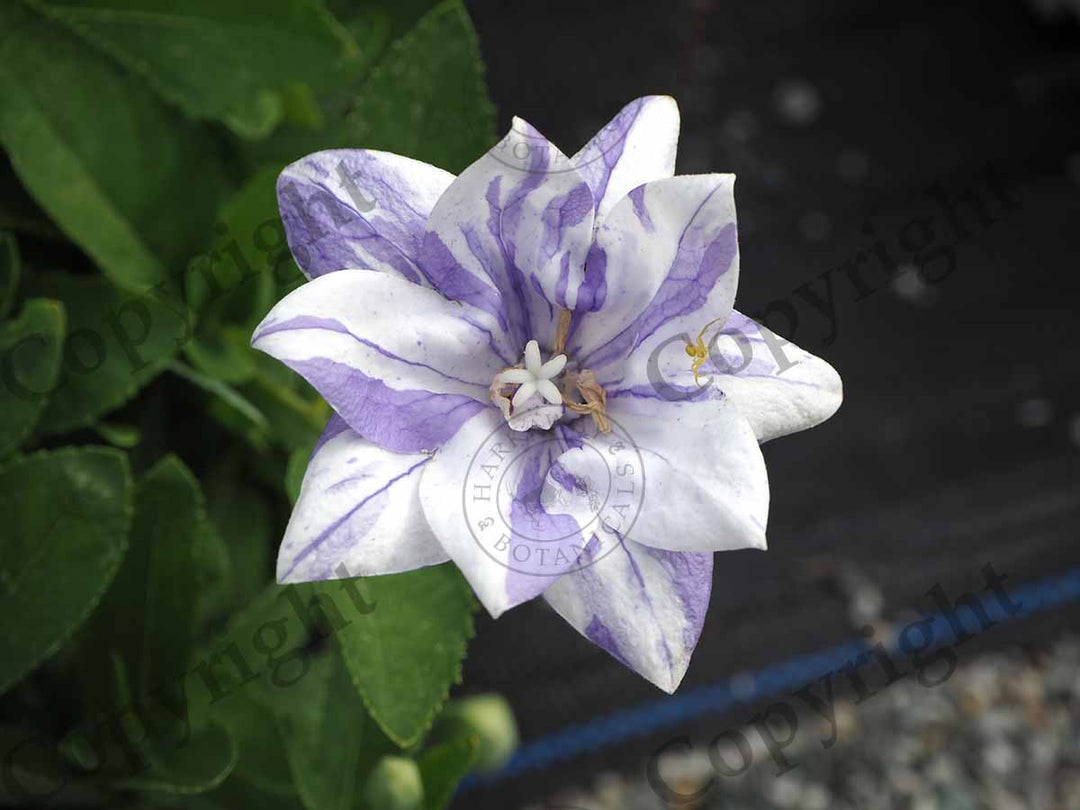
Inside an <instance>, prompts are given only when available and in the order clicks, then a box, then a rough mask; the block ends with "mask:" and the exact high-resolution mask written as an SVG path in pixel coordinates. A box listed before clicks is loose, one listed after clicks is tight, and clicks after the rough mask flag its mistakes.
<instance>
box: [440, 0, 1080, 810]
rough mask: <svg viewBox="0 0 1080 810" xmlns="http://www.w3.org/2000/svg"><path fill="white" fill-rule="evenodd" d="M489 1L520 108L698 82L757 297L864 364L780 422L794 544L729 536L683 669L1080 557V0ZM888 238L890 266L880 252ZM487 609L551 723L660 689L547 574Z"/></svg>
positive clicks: (550, 118) (540, 730) (654, 739)
mask: <svg viewBox="0 0 1080 810" xmlns="http://www.w3.org/2000/svg"><path fill="white" fill-rule="evenodd" d="M469 7H470V11H471V13H472V15H473V17H474V21H475V24H476V27H477V29H478V32H479V35H480V41H481V47H482V50H483V54H484V57H485V60H486V62H487V65H488V81H489V83H490V87H491V94H492V97H493V99H494V101H495V103H496V105H497V106H498V109H499V114H500V124H501V125H502V126H503V127H504V128H505V127H508V126H509V121H510V116H511V115H514V114H517V115H521V116H523V117H525V118H526V119H527V120H529V122H530V123H532V124H533V125H534V126H536V127H537V128H538V129H540V130H541V131H542V132H544V133H545V134H546V135H547V136H548V137H549V138H551V139H552V140H553V141H555V142H556V143H557V144H559V145H561V146H562V147H563V149H564V151H566V152H567V153H572V152H573V151H574V150H576V149H577V148H578V147H579V146H580V145H581V144H582V143H584V141H585V140H586V139H587V138H588V137H589V136H590V135H591V134H592V132H593V131H595V130H596V129H598V128H599V127H600V126H602V125H603V124H604V123H605V122H606V121H607V120H608V119H609V118H610V117H611V116H613V115H614V114H615V113H616V112H617V111H618V110H619V109H620V107H621V106H622V105H623V104H624V103H626V102H627V101H629V100H631V99H633V98H635V97H637V96H640V95H645V94H650V93H662V94H670V95H672V96H674V97H675V98H676V99H677V100H678V102H679V106H680V109H681V111H682V135H681V140H680V146H679V157H678V165H677V172H678V173H680V174H685V173H695V172H712V171H723V172H734V173H736V174H737V175H738V182H737V186H736V199H737V203H738V210H739V227H740V245H741V254H742V260H741V262H742V271H741V280H740V290H739V296H738V299H737V302H736V306H737V308H738V309H740V310H741V311H744V312H747V313H750V314H756V315H758V316H759V317H760V316H762V315H764V316H765V317H766V319H767V322H768V324H769V326H771V327H772V328H773V329H774V330H775V331H777V332H779V333H781V334H782V335H784V336H785V337H787V338H789V339H791V340H793V341H794V342H796V343H798V344H800V345H802V346H804V347H805V348H807V349H808V350H810V351H811V352H813V353H815V354H818V355H820V356H822V357H824V358H826V359H827V360H828V361H829V362H831V363H832V364H833V365H834V366H835V367H836V368H837V369H838V370H839V371H840V373H841V375H842V377H843V379H844V387H845V401H844V405H843V407H842V408H841V410H840V412H839V413H838V414H837V415H836V416H835V417H833V418H832V419H831V420H830V421H829V422H827V423H826V424H824V425H823V426H821V427H818V428H816V429H814V430H812V431H810V432H807V433H804V434H801V435H797V436H793V437H789V438H787V439H784V440H783V441H779V442H776V443H774V444H772V445H767V446H766V448H765V456H766V460H767V463H768V466H769V475H770V481H771V486H772V508H771V515H770V525H769V546H770V548H769V551H768V552H767V553H760V552H754V551H739V552H729V553H725V554H723V555H721V556H719V557H718V559H717V563H716V566H715V581H714V584H713V598H712V606H711V609H710V612H709V617H708V620H707V621H706V624H705V630H704V633H703V637H702V641H701V643H700V645H699V646H698V648H697V652H696V654H695V656H694V659H693V662H692V663H691V666H690V670H689V672H688V674H687V676H686V679H685V681H684V683H683V686H682V689H681V691H689V690H693V689H694V687H695V686H700V685H705V684H713V683H717V682H723V681H725V680H726V679H729V678H730V677H732V676H733V675H736V674H738V673H740V672H744V671H748V670H754V669H758V668H761V667H764V666H766V665H768V664H770V663H773V662H777V661H782V660H786V659H788V658H790V657H792V656H794V655H797V654H801V653H808V652H813V651H815V650H818V649H820V648H822V647H824V646H827V645H829V644H834V643H837V642H839V641H841V640H843V639H846V638H850V637H851V636H853V634H854V632H855V630H856V629H857V627H858V626H859V625H860V624H861V623H862V622H863V621H876V620H878V619H880V620H881V621H886V620H889V619H897V618H900V617H903V616H905V615H915V613H917V612H918V611H920V610H922V611H925V610H927V609H930V608H931V607H932V603H931V602H930V600H929V597H928V596H926V591H927V590H928V589H930V588H931V587H932V586H934V585H935V584H940V585H941V586H942V587H943V589H944V590H945V591H946V592H947V593H949V594H954V595H955V594H960V593H962V592H964V591H968V590H974V589H978V588H980V587H982V585H983V581H982V575H981V573H980V569H981V567H982V566H983V565H984V564H986V563H991V564H992V565H993V566H994V567H995V569H996V570H997V571H998V572H1000V573H1003V574H1005V575H1006V576H1007V577H1008V578H1009V583H1010V585H1021V584H1023V583H1027V582H1032V581H1035V580H1038V579H1040V578H1042V577H1045V576H1049V575H1052V574H1055V573H1060V572H1063V571H1066V570H1068V569H1070V568H1072V567H1074V566H1077V565H1080V543H1078V542H1077V530H1078V526H1080V523H1078V518H1080V487H1078V483H1080V478H1078V473H1080V340H1078V339H1077V337H1076V336H1075V327H1076V325H1077V317H1076V298H1075V292H1074V291H1075V290H1076V285H1075V284H1074V279H1073V277H1074V275H1075V274H1076V272H1077V268H1078V262H1077V249H1076V226H1077V224H1078V222H1080V138H1078V131H1080V128H1078V124H1080V115H1078V113H1080V4H1071V5H1070V4H1069V3H1064V2H1063V3H1060V4H1055V3H1053V2H1040V3H1036V2H1030V3H1026V2H1023V1H1022V0H1012V1H1011V2H1005V1H1004V0H999V2H994V3H987V2H984V1H980V0H964V1H962V2H946V3H942V2H929V1H924V2H919V0H913V2H905V3H866V2H860V1H859V0H833V1H832V2H824V1H821V2H780V1H779V0H761V1H759V2H753V3H734V2H728V3H724V2H717V1H716V0H668V2H663V3H656V2H634V3H615V2H596V3H583V2H573V3H567V2H549V3H546V4H543V5H542V6H538V5H536V4H527V3H515V2H503V1H501V0H474V2H471V3H469ZM988 167H990V169H989V171H990V172H993V173H996V175H990V176H997V177H998V178H999V180H1000V182H1001V183H1003V184H1004V185H1000V184H999V186H998V192H999V193H998V194H995V193H994V191H993V189H992V187H991V186H990V185H989V184H988V180H987V177H988V174H987V172H988ZM943 195H944V196H943ZM965 195H966V196H965ZM971 195H975V198H974V199H972V197H971ZM943 199H944V200H945V202H944V203H943V202H942V200H943ZM957 201H959V202H957ZM950 206H951V208H950ZM979 206H981V207H982V209H983V210H979V208H978V207H979ZM949 210H951V211H952V213H953V214H954V215H955V217H956V218H958V219H954V218H950V216H949V213H948V211H949ZM880 244H884V246H885V247H884V250H885V252H886V253H887V254H888V255H889V256H890V257H891V259H892V261H893V265H894V267H895V269H894V270H893V271H892V272H888V273H886V272H885V271H884V270H883V269H882V263H881V262H878V261H875V260H873V259H872V258H871V257H872V256H874V255H876V254H874V251H875V249H877V250H881V248H880V247H879V245H880ZM950 247H951V250H950ZM860 254H861V255H862V257H863V259H864V261H863V263H862V264H859V265H858V267H859V268H860V271H861V277H860V279H861V280H859V279H853V278H852V277H851V275H850V273H849V270H851V267H852V265H853V263H857V262H859V261H860V259H859V257H860ZM950 255H951V256H953V258H954V262H953V263H951V264H950V262H949V260H948V257H949V256H950ZM920 265H921V270H920ZM830 284H831V289H830V286H829V285H830ZM830 294H831V296H832V299H831V300H832V302H833V303H834V304H835V309H833V307H831V306H829V301H830V298H829V296H830ZM830 315H831V317H830ZM1078 619H1080V611H1078V610H1077V609H1076V608H1075V607H1074V608H1068V607H1067V608H1064V609H1059V610H1057V611H1053V612H1047V613H1040V614H1039V615H1038V616H1035V617H1032V618H1029V619H1026V620H1023V621H1020V622H1014V623H1011V624H1010V625H1009V626H1008V627H998V628H995V629H992V630H991V631H989V632H987V633H985V634H983V635H981V636H980V637H979V638H978V639H977V640H975V641H973V642H972V643H971V644H970V645H966V646H964V647H963V648H962V650H961V653H960V654H961V660H963V659H965V658H967V657H969V656H971V655H974V654H976V653H977V652H978V651H979V649H986V648H1006V647H1012V646H1015V645H1022V646H1023V647H1024V648H1025V649H1027V650H1029V651H1031V650H1037V649H1039V648H1040V647H1042V646H1044V645H1047V644H1049V643H1051V642H1052V641H1053V640H1055V639H1056V638H1058V637H1059V636H1061V634H1063V633H1064V632H1066V631H1067V630H1068V629H1070V628H1072V629H1075V628H1076V627H1077V626H1078ZM479 625H480V626H479V627H478V632H477V637H476V639H475V640H474V641H473V644H472V647H471V649H470V654H469V657H468V659H467V662H466V674H465V683H466V684H467V685H468V687H469V690H470V691H472V690H476V691H483V690H488V689H493V690H497V691H500V692H503V693H505V694H506V695H507V696H508V697H509V698H510V701H511V703H512V705H513V706H514V707H515V710H516V712H517V714H518V718H519V722H520V725H521V729H522V735H523V738H524V741H525V743H526V745H528V743H529V742H530V741H531V740H532V741H535V740H537V739H541V738H543V737H545V735H551V734H555V733H558V732H559V731H560V730H562V729H564V728H565V727H567V726H568V725H570V724H575V723H583V722H587V721H589V720H590V719H594V718H597V717H600V716H603V715H605V714H606V713H608V712H610V711H612V710H615V709H618V708H623V707H633V706H638V705H639V704H645V703H648V702H650V701H654V700H656V699H657V698H659V697H660V693H659V692H657V691H656V690H655V689H654V688H653V687H652V686H650V685H649V684H648V683H646V682H645V681H644V680H643V679H641V678H639V677H637V676H636V675H634V674H633V673H632V672H630V671H629V670H626V669H624V668H623V667H622V666H621V665H619V664H618V663H617V662H615V661H614V660H612V659H611V658H609V657H608V656H607V655H606V654H605V653H604V652H603V651H601V650H600V649H598V648H596V647H594V646H592V645H590V644H589V643H588V642H586V641H585V640H584V639H582V638H579V637H578V636H577V635H576V634H575V633H573V632H570V631H568V628H567V627H566V626H565V624H564V623H563V622H562V621H561V620H559V619H558V617H557V616H555V615H554V614H553V613H552V612H551V611H550V610H548V609H547V608H546V606H545V605H544V604H542V602H541V601H540V600H536V601H534V602H532V603H528V604H525V605H522V606H521V607H519V608H518V609H516V610H514V611H512V612H510V613H509V614H507V615H506V616H505V617H503V618H502V619H501V620H500V621H498V622H492V621H491V620H490V619H489V618H487V617H486V616H482V617H480V620H479ZM753 711H754V706H753V705H748V706H742V707H740V709H739V710H738V712H737V713H736V714H735V715H732V716H731V717H726V716H723V715H716V714H703V715H702V716H700V717H697V718H696V719H695V720H694V721H693V722H691V723H681V724H676V725H672V726H669V727H666V728H665V729H664V731H663V732H661V733H659V734H647V735H643V736H640V737H637V738H635V739H630V740H629V741H627V742H626V743H625V744H622V745H618V746H607V747H603V748H601V749H600V750H596V751H594V752H592V753H588V754H584V755H582V754H575V755H574V756H573V757H572V758H568V759H563V760H559V761H557V762H554V763H553V764H552V765H551V766H550V767H547V768H532V769H529V770H525V771H522V772H520V773H518V774H517V775H515V776H512V777H509V778H504V779H501V780H499V781H496V782H492V783H488V784H480V785H476V786H474V787H473V788H472V789H471V790H470V791H468V792H467V793H465V794H463V795H462V796H461V797H460V799H459V801H458V803H457V804H456V805H455V806H460V807H493V808H494V807H498V808H503V807H506V808H512V807H517V806H520V805H522V804H525V803H526V802H527V801H528V800H534V801H535V800H538V799H540V798H542V797H544V796H546V795H550V793H551V792H552V791H553V790H554V789H555V788H557V787H559V786H564V785H573V784H583V785H584V784H589V783H590V781H591V780H592V779H593V777H594V776H595V775H596V774H597V773H599V772H601V771H603V770H617V771H623V772H638V773H640V772H641V770H642V767H643V764H644V763H645V761H646V760H647V757H648V755H649V753H650V752H651V751H653V750H654V749H655V748H656V747H657V745H659V744H660V743H662V742H663V741H665V740H668V739H671V738H672V737H673V736H677V735H678V734H680V733H686V734H690V735H704V736H705V737H706V738H707V737H708V736H711V735H712V734H715V733H716V732H719V731H721V730H723V729H725V728H728V727H729V726H730V724H732V723H735V722H740V721H743V722H744V721H745V720H746V718H748V717H749V716H750V715H751V714H752V713H753Z"/></svg>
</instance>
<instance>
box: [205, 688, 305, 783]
mask: <svg viewBox="0 0 1080 810" xmlns="http://www.w3.org/2000/svg"><path fill="white" fill-rule="evenodd" d="M262 697H263V696H262V694H261V692H260V691H259V690H257V689H237V690H236V692H235V693H233V694H231V695H229V698H228V700H223V701H222V702H221V703H220V704H218V706H220V708H217V707H215V709H216V710H217V711H218V712H219V713H220V714H219V716H223V717H224V722H225V724H226V726H227V727H228V729H229V732H230V733H231V734H232V736H233V739H235V740H236V742H237V744H238V747H239V748H240V761H239V762H238V763H237V765H236V775H237V776H239V777H240V778H241V779H243V780H244V781H245V782H248V783H249V784H251V785H254V786H255V787H257V788H258V789H259V790H263V791H266V792H268V793H274V794H277V795H280V796H290V795H291V796H295V795H296V787H295V786H294V785H293V782H292V777H291V775H290V773H289V760H288V757H286V755H285V744H284V741H283V740H282V738H281V733H280V731H279V730H278V721H277V718H276V717H275V715H274V713H273V711H272V710H270V707H269V706H268V705H267V701H266V700H265V698H264V699H262V700H259V699H257V698H262Z"/></svg>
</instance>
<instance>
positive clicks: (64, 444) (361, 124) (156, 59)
mask: <svg viewBox="0 0 1080 810" xmlns="http://www.w3.org/2000/svg"><path fill="white" fill-rule="evenodd" d="M493 125H494V115H493V110H492V107H491V104H490V102H489V101H488V98H487V91H486V88H485V81H484V69H483V64H482V62H481V60H480V55H479V49H478V45H477V42H476V35H475V32H474V31H473V28H472V25H471V23H470V21H469V18H468V16H467V14H466V13H465V10H464V8H463V6H462V5H461V2H460V0H447V1H446V2H442V3H440V4H438V5H435V4H433V3H432V2H430V0H410V1H409V2H394V0H365V1H364V2H349V1H348V0H326V2H324V1H323V0H7V1H6V2H4V3H0V146H2V148H3V156H2V157H0V510H2V512H0V514H2V515H3V528H2V529H0V596H2V604H3V610H2V611H0V762H2V766H0V771H2V772H0V803H4V804H12V805H25V806H31V805H32V806H39V805H42V804H57V805H71V804H80V805H91V806H102V807H117V806H133V807H152V806H184V807H193V808H208V809H209V808H221V807H244V808H247V807H266V808H307V810H346V809H347V808H359V809H360V810H364V809H365V808H366V809H367V810H382V808H377V807H374V806H373V805H372V803H371V802H372V799H371V797H373V796H376V797H377V796H393V797H394V798H393V801H397V802H399V803H404V804H405V805H408V806H416V807H423V808H425V810H437V809H438V808H442V807H445V806H447V804H448V803H449V801H450V798H451V797H452V795H453V793H454V790H455V788H456V786H457V784H458V782H459V781H460V780H461V779H462V778H463V777H464V776H465V775H466V774H467V773H469V772H470V770H472V769H473V768H474V767H475V765H476V762H477V756H478V751H480V750H482V749H483V743H485V742H488V743H489V744H490V743H491V741H485V740H483V739H482V737H483V734H484V733H485V732H484V726H483V724H480V725H479V726H478V725H477V724H468V723H442V724H441V726H440V728H441V729H442V731H441V732H440V733H439V734H438V736H437V738H436V737H431V736H430V735H429V732H430V731H431V729H432V727H433V724H436V723H437V721H438V718H439V716H440V713H442V712H443V711H444V709H445V708H446V705H447V700H448V695H449V692H450V690H451V688H452V687H453V686H454V685H455V684H456V683H458V682H459V680H460V677H461V662H462V659H463V658H464V655H465V648H466V644H467V642H468V639H469V638H470V636H471V635H472V614H473V611H474V610H475V603H474V601H473V598H472V595H471V592H470V591H469V588H468V586H467V585H466V583H465V582H464V580H463V579H462V577H461V575H460V573H459V572H458V571H457V570H456V569H455V568H454V567H453V566H452V565H444V566H437V567H433V568H428V569H423V570H420V571H416V572H412V573H408V574H401V575H394V576H387V577H376V578H368V579H365V580H344V581H339V582H331V583H321V584H309V585H294V586H285V587H279V586H277V585H275V584H274V583H273V565H274V557H275V553H276V545H277V542H278V540H279V539H280V537H281V535H282V533H283V530H284V526H285V523H286V521H287V520H288V516H289V511H290V508H291V504H292V502H293V500H295V497H296V494H297V491H298V489H299V483H300V480H301V478H302V475H303V470H304V465H305V462H306V459H307V457H308V455H309V454H310V452H311V449H312V447H313V445H314V442H315V440H316V438H317V437H318V434H319V433H320V431H321V430H322V428H323V426H324V425H325V423H326V420H327V418H328V417H329V414H330V412H329V409H328V407H327V406H326V404H325V403H324V402H322V401H321V400H320V399H319V397H318V396H317V395H316V394H315V393H314V392H313V391H312V390H311V389H310V388H309V387H308V386H307V385H306V384H305V383H303V381H301V380H300V379H299V378H298V377H296V376H295V375H294V374H292V373H291V372H290V371H288V370H287V369H285V368H284V367H283V366H281V365H280V364H277V363H275V362H273V361H271V360H269V359H268V358H266V357H263V356H261V355H258V354H256V353H255V352H253V351H252V350H251V349H250V347H249V345H248V341H249V337H250V334H251V331H252V328H253V327H254V326H255V325H256V324H257V323H258V322H259V320H260V319H261V318H262V317H263V316H264V315H265V313H266V312H267V311H268V309H269V308H270V307H271V306H272V305H273V303H274V302H275V301H277V300H278V299H279V298H280V297H281V296H282V295H284V294H286V293H287V292H288V291H290V290H291V289H293V288H295V287H296V286H297V285H298V284H300V283H301V282H302V280H303V279H302V276H301V274H300V273H299V271H298V269H297V268H296V266H295V264H294V263H293V261H292V258H291V256H290V255H289V251H288V248H287V246H286V244H285V238H284V231H283V229H282V226H281V221H280V219H279V217H278V212H277V203H276V199H275V192H274V183H275V180H276V177H277V175H278V173H279V172H280V171H281V169H282V168H283V167H284V166H285V165H286V164H287V163H289V162H291V161H293V160H296V159H298V158H300V157H302V156H304V155H305V154H308V153H310V152H313V151H316V150H319V149H328V148H343V147H344V148H348V147H370V148H380V149H389V150H392V151H395V152H398V153H401V154H406V155H410V156H412V157H415V158H418V159H421V160H426V161H429V162H432V163H435V164H437V165H440V166H442V167H444V168H446V169H449V170H451V171H460V170H461V169H462V168H464V167H465V166H466V165H468V164H469V163H470V162H471V161H472V160H474V159H475V158H476V157H477V156H478V155H479V154H480V153H481V152H482V151H483V150H484V149H486V148H487V147H488V146H489V145H490V144H491V143H492V142H493V141H494V132H493ZM449 705H450V706H451V707H453V705H454V703H453V701H451V703H450V704H449ZM450 713H451V714H453V713H454V710H453V709H451V712H450ZM447 716H449V715H447ZM507 722H510V723H511V724H512V720H507ZM446 729H453V731H451V732H449V733H448V732H446ZM478 729H479V731H478ZM511 731H512V730H511ZM496 732H497V734H496V736H498V735H499V734H501V735H502V737H503V738H509V739H513V738H514V737H513V735H512V733H510V732H508V731H507V729H501V730H496ZM493 733H495V732H493ZM508 733H510V736H509V737H507V734H508ZM365 797H366V798H365ZM375 801H381V799H377V800H375ZM388 801H389V800H388Z"/></svg>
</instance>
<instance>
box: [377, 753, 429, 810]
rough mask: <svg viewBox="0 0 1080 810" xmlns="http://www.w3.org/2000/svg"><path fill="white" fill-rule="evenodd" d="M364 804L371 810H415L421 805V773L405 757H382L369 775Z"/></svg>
mask: <svg viewBox="0 0 1080 810" xmlns="http://www.w3.org/2000/svg"><path fill="white" fill-rule="evenodd" d="M364 800H365V801H366V802H367V804H368V807H370V808H371V810H417V808H419V807H420V805H421V804H423V802H424V783H423V781H422V780H421V779H420V769H419V768H418V767H416V763H415V762H413V761H412V760H411V759H409V758H408V757H383V758H382V759H380V760H379V761H378V762H377V763H376V764H375V767H374V768H372V769H371V773H370V774H369V775H368V778H367V784H365V785H364Z"/></svg>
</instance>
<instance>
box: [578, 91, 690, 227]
mask: <svg viewBox="0 0 1080 810" xmlns="http://www.w3.org/2000/svg"><path fill="white" fill-rule="evenodd" d="M678 142H679V107H678V105H677V104H676V103H675V99H673V98H672V97H671V96H644V97H643V98H638V99H634V100H633V101H631V102H630V103H629V104H627V105H626V106H625V107H623V108H622V109H621V110H620V111H619V114H618V115H616V116H615V117H614V118H613V119H611V121H609V122H608V123H607V124H606V125H605V126H604V128H603V129H601V130H600V131H599V132H597V133H596V135H594V136H593V137H592V138H591V139H590V140H589V142H588V143H587V144H585V146H583V147H582V148H581V151H579V152H578V153H577V154H576V155H574V156H573V157H572V158H571V159H570V162H571V163H573V164H574V166H576V167H577V170H578V171H579V172H580V173H581V176H582V177H584V178H585V182H586V183H588V184H589V188H590V189H591V190H592V194H593V198H594V199H595V200H596V224H597V225H599V224H600V222H602V221H603V220H604V219H605V218H606V217H607V215H608V212H609V211H610V210H611V209H612V208H613V207H614V206H615V205H616V203H618V201H619V200H621V199H622V198H623V197H624V196H626V194H628V193H629V192H630V191H631V190H632V189H635V188H637V187H638V186H640V185H642V184H644V183H648V182H650V181H652V180H659V179H661V178H663V177H671V176H672V175H673V174H675V150H676V148H677V146H678Z"/></svg>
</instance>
